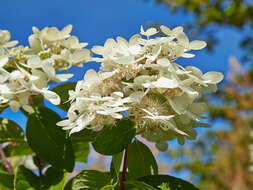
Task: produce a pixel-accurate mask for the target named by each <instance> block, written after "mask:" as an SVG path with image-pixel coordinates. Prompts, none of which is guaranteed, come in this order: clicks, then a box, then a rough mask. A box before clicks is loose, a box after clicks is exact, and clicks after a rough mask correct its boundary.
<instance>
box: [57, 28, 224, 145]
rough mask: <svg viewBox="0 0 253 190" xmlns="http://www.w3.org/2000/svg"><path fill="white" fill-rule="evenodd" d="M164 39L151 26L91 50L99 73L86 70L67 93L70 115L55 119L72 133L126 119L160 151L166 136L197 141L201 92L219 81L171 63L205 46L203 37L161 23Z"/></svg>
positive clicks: (213, 75) (216, 74)
mask: <svg viewBox="0 0 253 190" xmlns="http://www.w3.org/2000/svg"><path fill="white" fill-rule="evenodd" d="M161 31H162V32H163V33H164V34H165V35H166V37H155V38H150V37H151V36H153V35H155V34H157V33H158V31H157V30H156V29H155V28H150V29H148V30H147V31H144V30H143V28H142V27H141V35H143V36H146V38H142V36H141V35H139V34H136V35H134V36H132V37H131V38H130V40H129V41H127V40H125V39H123V38H121V37H117V39H116V40H114V39H108V40H107V41H106V42H105V44H104V46H94V47H93V48H92V51H93V52H94V53H96V54H98V55H101V56H102V57H100V58H93V59H94V60H95V61H98V62H101V67H100V70H99V72H98V73H96V72H95V71H94V70H89V71H87V73H86V75H85V77H84V80H82V81H79V82H78V83H77V85H76V89H75V91H70V92H69V94H70V101H71V103H72V104H71V107H70V109H69V110H68V119H66V120H63V121H61V122H59V123H58V125H59V126H62V127H63V129H71V132H70V134H71V133H74V132H78V131H80V130H82V129H84V128H90V129H93V130H99V129H101V128H102V127H103V126H104V125H110V124H113V123H114V122H115V121H116V120H117V119H121V118H123V117H124V115H125V116H126V117H129V118H130V119H132V120H133V121H134V122H135V123H136V126H137V134H140V135H142V136H143V137H144V138H146V139H147V140H149V141H152V142H156V143H157V146H158V147H160V149H163V147H164V144H165V142H166V141H167V140H172V139H174V138H177V139H178V142H179V143H180V144H184V142H185V138H188V139H195V138H196V132H195V131H194V128H195V127H198V126H202V125H203V124H202V123H199V121H200V120H201V119H202V118H203V117H202V116H201V115H202V114H203V113H204V112H205V108H206V104H205V103H203V102H200V101H199V100H200V97H201V96H202V94H203V93H205V92H214V91H215V90H216V89H217V86H216V84H217V83H219V82H220V81H221V80H222V79H223V75H222V74H221V73H219V72H208V73H205V74H203V73H202V72H201V71H200V70H199V69H198V68H197V67H193V66H189V67H186V68H183V67H182V66H180V65H179V64H177V63H175V60H176V59H177V58H179V57H184V58H191V57H194V54H192V53H189V51H191V50H199V49H202V48H204V47H205V46H206V43H205V42H204V41H199V40H195V41H191V42H190V41H189V39H188V37H187V36H186V35H185V33H184V32H183V27H176V28H174V29H173V30H170V29H169V28H167V27H165V26H161Z"/></svg>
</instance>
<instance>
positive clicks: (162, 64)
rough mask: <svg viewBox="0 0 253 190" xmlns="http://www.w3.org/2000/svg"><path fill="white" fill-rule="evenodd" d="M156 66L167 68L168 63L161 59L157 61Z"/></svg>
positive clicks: (165, 59) (166, 60)
mask: <svg viewBox="0 0 253 190" xmlns="http://www.w3.org/2000/svg"><path fill="white" fill-rule="evenodd" d="M157 64H158V65H161V66H169V65H170V61H169V60H168V59H167V58H162V59H158V60H157Z"/></svg>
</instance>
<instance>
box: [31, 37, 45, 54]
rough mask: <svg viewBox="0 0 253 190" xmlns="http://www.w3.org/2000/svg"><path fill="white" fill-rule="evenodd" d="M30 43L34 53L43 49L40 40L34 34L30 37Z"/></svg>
mask: <svg viewBox="0 0 253 190" xmlns="http://www.w3.org/2000/svg"><path fill="white" fill-rule="evenodd" d="M28 41H29V45H30V47H31V48H32V49H33V50H34V51H36V52H38V51H40V50H41V49H42V47H41V42H40V40H39V39H37V38H36V37H35V35H34V34H32V35H30V36H29V38H28Z"/></svg>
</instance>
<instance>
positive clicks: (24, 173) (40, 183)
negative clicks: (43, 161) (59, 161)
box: [14, 166, 68, 190]
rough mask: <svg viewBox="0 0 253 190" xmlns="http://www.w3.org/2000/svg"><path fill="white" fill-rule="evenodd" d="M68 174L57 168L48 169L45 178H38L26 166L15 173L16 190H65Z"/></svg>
mask: <svg viewBox="0 0 253 190" xmlns="http://www.w3.org/2000/svg"><path fill="white" fill-rule="evenodd" d="M67 177H68V174H67V172H63V171H60V170H57V169H55V168H52V167H50V168H48V169H47V171H46V174H45V176H41V177H38V176H36V175H35V174H34V173H33V172H32V171H30V170H28V169H27V168H25V167H24V166H20V167H19V168H18V169H17V171H16V173H15V180H14V190H63V189H64V186H65V183H66V181H67Z"/></svg>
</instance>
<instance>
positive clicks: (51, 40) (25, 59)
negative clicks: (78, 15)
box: [0, 25, 91, 112]
mask: <svg viewBox="0 0 253 190" xmlns="http://www.w3.org/2000/svg"><path fill="white" fill-rule="evenodd" d="M71 30H72V26H71V25H68V26H67V27H65V28H64V29H63V30H62V31H59V30H58V29H57V28H55V27H52V28H48V27H46V28H44V29H42V30H41V31H40V30H39V29H37V28H36V27H33V32H34V34H32V35H30V36H29V45H30V46H29V47H24V46H17V47H14V46H16V44H17V41H10V42H9V40H10V33H9V32H8V31H6V30H0V103H1V106H5V105H9V106H10V108H11V109H12V111H14V112H16V111H17V110H18V109H19V108H20V107H22V108H23V109H25V110H26V111H28V112H33V109H32V107H31V106H30V105H28V101H29V98H30V97H31V96H36V95H43V96H44V97H45V98H46V99H47V100H49V101H50V102H51V103H53V104H55V105H57V104H59V103H60V97H59V96H58V95H57V94H56V93H54V92H52V91H50V90H48V88H49V86H48V83H50V82H62V81H67V80H68V79H69V78H71V77H72V76H73V75H72V74H68V73H66V74H57V71H61V70H67V69H69V68H70V67H71V66H80V65H81V63H84V62H87V61H89V60H90V57H91V56H90V51H89V50H88V49H85V48H84V47H85V46H86V45H87V43H79V41H78V38H77V37H75V36H71V35H70V32H71Z"/></svg>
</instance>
